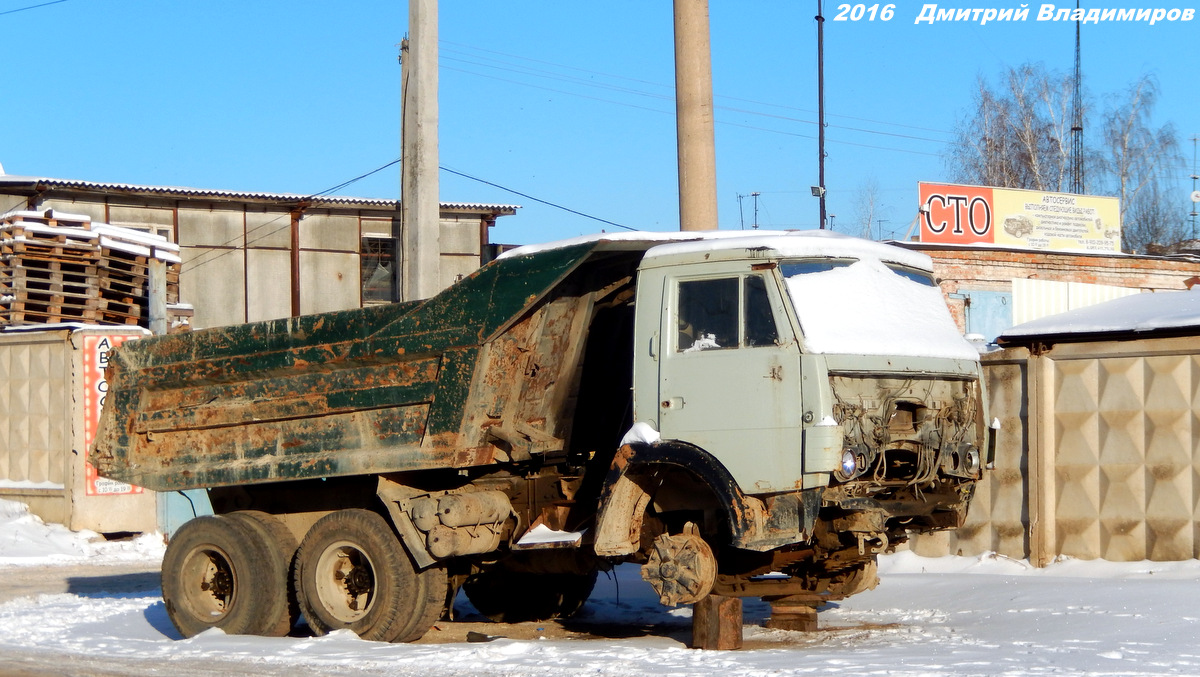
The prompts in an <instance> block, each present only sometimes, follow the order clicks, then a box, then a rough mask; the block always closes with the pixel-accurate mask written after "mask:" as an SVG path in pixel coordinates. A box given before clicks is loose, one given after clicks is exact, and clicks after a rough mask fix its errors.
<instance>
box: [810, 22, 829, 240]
mask: <svg viewBox="0 0 1200 677" xmlns="http://www.w3.org/2000/svg"><path fill="white" fill-rule="evenodd" d="M821 4H822V0H817V162H818V164H819V171H818V174H817V183H818V185H817V186H816V187H815V188H813V194H814V195H816V196H817V198H818V199H820V201H821V229H822V230H824V229H825V220H826V219H825V15H824V14H823V13H822V10H821Z"/></svg>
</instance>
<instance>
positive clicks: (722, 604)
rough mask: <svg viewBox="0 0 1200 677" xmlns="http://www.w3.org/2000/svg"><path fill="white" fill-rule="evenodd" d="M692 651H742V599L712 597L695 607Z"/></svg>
mask: <svg viewBox="0 0 1200 677" xmlns="http://www.w3.org/2000/svg"><path fill="white" fill-rule="evenodd" d="M692 648H693V649H718V650H722V651H728V650H733V649H740V648H742V599H741V598H740V597H722V596H721V595H709V596H708V597H705V598H704V599H702V600H700V601H699V602H696V603H695V604H694V605H692Z"/></svg>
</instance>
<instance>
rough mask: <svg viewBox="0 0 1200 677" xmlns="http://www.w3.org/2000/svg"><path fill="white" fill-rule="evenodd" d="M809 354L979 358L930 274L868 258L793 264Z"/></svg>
mask: <svg viewBox="0 0 1200 677" xmlns="http://www.w3.org/2000/svg"><path fill="white" fill-rule="evenodd" d="M780 271H781V272H782V273H783V276H784V278H785V280H786V282H787V290H788V294H789V295H790V296H791V298H792V303H793V304H794V305H795V307H796V315H797V317H799V319H800V329H801V330H802V332H803V334H804V346H805V349H806V351H807V352H812V353H830V354H842V355H906V356H913V357H950V358H956V359H972V360H973V359H978V358H979V354H978V353H977V352H976V351H975V349H974V348H972V347H971V345H970V344H969V343H967V342H966V340H964V339H963V337H962V335H961V334H959V332H958V328H957V327H956V326H955V325H954V321H953V320H952V319H951V318H950V311H949V309H948V308H947V307H946V300H945V299H944V298H943V297H942V292H941V289H940V288H939V287H938V286H937V284H936V283H935V282H934V281H933V277H932V275H930V274H929V273H928V272H927V271H922V270H917V269H914V268H907V267H904V266H899V265H896V264H891V263H884V262H882V261H878V260H868V259H811V260H799V261H786V262H784V263H782V264H781V265H780Z"/></svg>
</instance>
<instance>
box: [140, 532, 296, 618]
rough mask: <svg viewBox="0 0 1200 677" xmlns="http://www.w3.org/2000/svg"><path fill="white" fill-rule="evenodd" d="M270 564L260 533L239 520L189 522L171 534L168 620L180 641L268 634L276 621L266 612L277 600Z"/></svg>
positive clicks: (165, 575) (165, 580) (166, 558)
mask: <svg viewBox="0 0 1200 677" xmlns="http://www.w3.org/2000/svg"><path fill="white" fill-rule="evenodd" d="M269 558H270V555H269V553H268V548H267V546H266V544H265V543H264V542H263V541H262V540H261V539H260V537H259V535H258V533H257V532H256V531H255V530H254V529H252V528H251V527H249V526H247V525H246V524H245V523H243V522H242V521H240V520H230V519H227V518H224V517H213V516H206V517H198V518H196V519H193V520H191V521H190V522H188V523H186V524H184V525H183V526H182V527H180V528H179V530H178V531H176V532H175V535H174V536H173V537H172V538H171V541H170V543H168V544H167V550H166V553H165V554H164V555H163V563H162V591H163V603H164V605H165V606H166V608H167V616H168V617H170V619H171V622H172V623H173V624H174V625H175V628H176V629H177V630H179V632H180V634H182V635H183V636H184V637H192V636H193V635H197V634H199V633H201V632H204V631H205V630H208V629H209V628H221V629H222V630H224V631H225V632H227V633H230V634H248V635H258V634H264V633H266V632H267V631H268V629H270V628H271V627H272V623H273V622H274V620H275V619H274V618H272V617H271V615H270V613H269V612H268V613H264V609H267V608H269V607H271V603H270V601H269V600H270V599H271V598H273V597H274V596H276V595H278V594H280V593H279V588H278V586H279V584H280V581H278V580H276V578H277V577H276V576H275V575H274V573H275V572H273V571H272V570H271V569H270V568H269V567H264V566H262V562H264V561H266V560H268V559H269ZM284 584H285V585H284V590H285V591H286V581H284ZM273 586H274V587H273Z"/></svg>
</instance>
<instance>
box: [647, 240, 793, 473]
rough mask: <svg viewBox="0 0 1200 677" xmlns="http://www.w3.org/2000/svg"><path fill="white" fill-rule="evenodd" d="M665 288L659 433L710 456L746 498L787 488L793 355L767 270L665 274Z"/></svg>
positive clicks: (780, 305) (790, 336)
mask: <svg viewBox="0 0 1200 677" xmlns="http://www.w3.org/2000/svg"><path fill="white" fill-rule="evenodd" d="M760 266H761V264H760ZM770 267H771V268H773V265H772V266H770ZM747 268H749V266H747ZM666 286H667V288H666V289H664V292H665V294H664V302H665V305H666V306H667V307H665V308H664V309H663V310H664V312H663V313H662V318H663V326H662V328H661V336H662V347H663V349H662V351H661V354H660V360H659V403H658V406H659V411H658V414H659V416H658V418H659V426H660V431H659V432H660V433H661V435H662V437H663V438H666V439H675V440H681V441H685V442H688V443H690V444H693V445H695V446H697V447H700V448H701V449H704V450H705V451H707V452H708V453H710V454H712V455H713V456H715V457H716V458H717V459H718V460H719V461H720V462H721V463H723V464H724V465H725V467H726V468H727V469H728V470H729V471H730V473H731V474H732V475H733V476H734V479H735V480H737V482H738V484H739V485H740V486H741V489H742V491H744V492H746V493H764V492H770V491H787V490H795V489H796V488H798V487H799V486H800V483H801V481H802V478H801V473H802V472H803V467H802V448H801V440H802V425H801V417H802V410H801V401H800V378H801V374H800V355H799V348H798V345H797V342H796V338H795V336H794V335H793V333H792V330H791V328H790V325H789V323H788V321H787V314H786V313H785V311H784V306H783V298H784V297H783V295H782V294H781V293H780V289H779V286H778V284H777V281H776V278H775V276H774V275H773V274H772V271H771V270H769V269H768V270H752V271H750V272H745V273H740V272H739V273H727V274H714V275H710V276H697V277H679V278H670V277H669V278H668V280H667V285H666Z"/></svg>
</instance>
